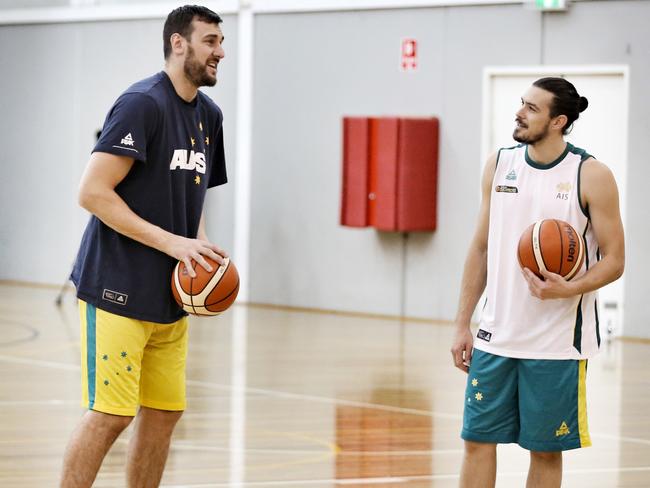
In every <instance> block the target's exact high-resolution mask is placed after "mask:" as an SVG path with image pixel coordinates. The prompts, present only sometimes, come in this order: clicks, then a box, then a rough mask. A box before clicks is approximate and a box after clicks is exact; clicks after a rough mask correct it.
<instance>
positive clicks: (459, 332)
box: [451, 326, 474, 373]
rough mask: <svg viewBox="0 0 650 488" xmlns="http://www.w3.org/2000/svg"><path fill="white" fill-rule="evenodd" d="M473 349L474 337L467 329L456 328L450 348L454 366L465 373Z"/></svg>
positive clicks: (463, 327)
mask: <svg viewBox="0 0 650 488" xmlns="http://www.w3.org/2000/svg"><path fill="white" fill-rule="evenodd" d="M473 347H474V335H473V334H472V331H471V329H470V328H469V327H465V326H458V327H457V328H456V334H455V337H454V342H453V345H452V346H451V356H452V358H453V360H454V366H456V367H457V368H458V369H460V370H461V371H464V372H465V373H467V372H468V371H469V365H470V363H471V361H472V349H473Z"/></svg>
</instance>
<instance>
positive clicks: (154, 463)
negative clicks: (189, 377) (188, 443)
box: [126, 407, 183, 488]
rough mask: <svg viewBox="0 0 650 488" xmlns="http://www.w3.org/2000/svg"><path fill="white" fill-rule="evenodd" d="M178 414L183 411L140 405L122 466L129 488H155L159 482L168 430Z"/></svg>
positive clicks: (163, 467) (163, 465) (163, 466)
mask: <svg viewBox="0 0 650 488" xmlns="http://www.w3.org/2000/svg"><path fill="white" fill-rule="evenodd" d="M181 415H183V412H168V411H165V410H155V409H153V408H147V407H141V408H140V411H139V412H138V415H137V416H136V420H135V428H134V432H133V437H132V438H131V442H129V454H128V461H127V466H126V477H127V486H128V487H129V488H155V487H157V486H158V485H159V484H160V479H161V478H162V474H163V470H164V469H165V462H166V461H167V453H168V452H169V442H170V440H171V437H172V432H173V431H174V427H175V426H176V422H178V420H179V419H180V418H181Z"/></svg>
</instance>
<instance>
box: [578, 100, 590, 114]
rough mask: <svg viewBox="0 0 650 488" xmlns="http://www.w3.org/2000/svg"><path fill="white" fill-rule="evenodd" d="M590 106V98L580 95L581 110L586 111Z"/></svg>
mask: <svg viewBox="0 0 650 488" xmlns="http://www.w3.org/2000/svg"><path fill="white" fill-rule="evenodd" d="M588 106H589V100H587V99H586V98H585V97H580V106H579V107H580V111H581V112H584V111H585V110H586V109H587V107H588Z"/></svg>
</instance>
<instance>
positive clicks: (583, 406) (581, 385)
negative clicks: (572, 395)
mask: <svg viewBox="0 0 650 488" xmlns="http://www.w3.org/2000/svg"><path fill="white" fill-rule="evenodd" d="M578 431H579V433H580V445H581V446H582V447H589V446H591V437H590V436H589V425H588V424H587V360H586V359H582V360H581V361H579V363H578Z"/></svg>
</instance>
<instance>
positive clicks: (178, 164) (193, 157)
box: [169, 149, 205, 174]
mask: <svg viewBox="0 0 650 488" xmlns="http://www.w3.org/2000/svg"><path fill="white" fill-rule="evenodd" d="M188 153H189V154H188ZM169 169H170V170H175V169H187V170H190V171H191V170H196V172H197V173H201V174H205V154H203V153H200V152H194V151H188V150H187V149H174V154H173V155H172V160H171V162H170V163H169Z"/></svg>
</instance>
